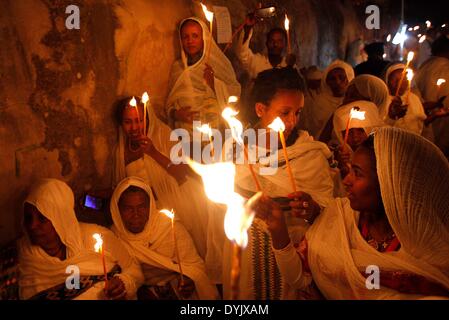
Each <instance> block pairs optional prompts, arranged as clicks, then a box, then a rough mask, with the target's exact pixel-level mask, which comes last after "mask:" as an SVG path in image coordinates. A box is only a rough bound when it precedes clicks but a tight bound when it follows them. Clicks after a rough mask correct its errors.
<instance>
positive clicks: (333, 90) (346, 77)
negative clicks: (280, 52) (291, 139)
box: [300, 60, 354, 140]
mask: <svg viewBox="0 0 449 320" xmlns="http://www.w3.org/2000/svg"><path fill="white" fill-rule="evenodd" d="M352 79H354V70H353V69H352V67H351V66H350V65H349V64H347V63H345V62H343V61H341V60H335V61H334V62H332V63H331V64H330V65H329V66H328V67H327V68H326V70H325V71H324V73H323V76H322V78H321V92H320V93H319V94H318V95H316V96H315V97H311V96H309V97H308V98H307V99H306V100H305V103H304V110H303V116H302V117H301V119H300V123H301V128H304V130H306V131H308V132H309V134H310V135H312V136H313V137H315V140H318V138H319V137H320V135H321V132H322V131H323V129H324V127H325V125H326V123H327V122H328V120H329V118H330V117H331V116H332V114H333V113H334V111H335V110H336V109H337V108H338V106H340V105H341V103H342V101H343V97H344V95H345V92H346V89H347V87H348V84H349V82H350V81H351V80H352Z"/></svg>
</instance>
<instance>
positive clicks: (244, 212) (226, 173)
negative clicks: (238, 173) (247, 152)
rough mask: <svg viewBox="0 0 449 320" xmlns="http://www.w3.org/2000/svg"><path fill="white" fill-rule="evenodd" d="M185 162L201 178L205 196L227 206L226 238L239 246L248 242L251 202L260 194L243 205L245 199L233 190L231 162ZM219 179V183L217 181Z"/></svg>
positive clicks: (233, 171) (251, 213)
mask: <svg viewBox="0 0 449 320" xmlns="http://www.w3.org/2000/svg"><path fill="white" fill-rule="evenodd" d="M187 163H188V164H189V165H190V166H191V167H192V169H193V170H194V171H195V172H196V173H198V174H199V175H200V176H201V178H202V179H203V183H204V190H205V192H206V195H207V197H208V198H209V199H210V200H212V201H213V202H216V203H220V204H224V205H226V206H227V210H226V215H225V219H224V229H225V234H226V236H227V238H228V239H229V240H231V241H234V242H235V243H236V244H237V245H238V246H240V247H243V248H244V247H246V245H247V244H248V234H247V231H248V228H249V227H250V226H251V223H252V222H253V219H254V211H253V210H252V209H251V203H252V202H254V201H255V200H256V199H258V197H260V196H261V193H260V192H259V193H258V194H256V195H255V196H254V197H253V198H251V199H252V201H248V202H247V204H246V205H245V199H244V198H243V197H242V196H240V195H239V194H238V193H236V192H234V179H235V165H234V164H233V163H232V162H217V163H213V164H207V165H204V164H200V163H197V162H194V161H193V160H190V159H189V158H187ZM217 181H219V182H220V183H217Z"/></svg>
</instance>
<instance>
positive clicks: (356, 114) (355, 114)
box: [342, 107, 365, 149]
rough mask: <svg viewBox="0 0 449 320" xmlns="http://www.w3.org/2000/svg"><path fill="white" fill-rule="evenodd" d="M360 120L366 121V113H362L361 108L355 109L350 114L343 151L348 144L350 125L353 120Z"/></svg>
mask: <svg viewBox="0 0 449 320" xmlns="http://www.w3.org/2000/svg"><path fill="white" fill-rule="evenodd" d="M354 118H355V119H359V120H365V111H360V108H359V107H354V108H352V109H351V111H350V112H349V118H348V121H347V122H346V131H345V139H344V141H343V147H342V148H343V149H344V148H345V147H346V144H347V142H348V135H349V125H350V123H351V120H352V119H354Z"/></svg>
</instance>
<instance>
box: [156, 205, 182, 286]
mask: <svg viewBox="0 0 449 320" xmlns="http://www.w3.org/2000/svg"><path fill="white" fill-rule="evenodd" d="M159 212H160V213H163V214H165V215H166V216H167V217H169V218H170V219H171V229H172V233H173V242H174V244H175V254H176V259H177V260H178V266H179V274H180V275H181V285H182V284H183V283H184V275H183V273H182V266H181V258H180V257H179V250H178V242H177V241H176V233H175V213H174V211H173V209H172V210H171V211H168V210H167V209H162V210H160V211H159Z"/></svg>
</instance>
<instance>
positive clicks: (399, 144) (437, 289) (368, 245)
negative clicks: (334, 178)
mask: <svg viewBox="0 0 449 320" xmlns="http://www.w3.org/2000/svg"><path fill="white" fill-rule="evenodd" d="M448 183H449V164H448V162H447V160H446V159H445V158H444V156H443V154H442V153H441V151H440V150H438V148H437V147H436V146H435V145H433V144H432V143H430V142H429V141H428V140H426V139H424V138H422V137H420V136H418V135H416V134H414V133H410V132H407V131H404V130H402V129H398V128H391V127H384V128H379V129H377V130H376V131H375V132H374V136H373V139H372V138H371V137H370V139H368V140H367V141H366V142H365V143H364V144H363V146H362V147H360V148H359V149H358V150H357V151H356V152H355V154H354V158H353V164H352V168H351V173H350V174H349V175H348V176H347V177H346V179H345V185H346V186H347V189H348V192H349V196H348V198H337V199H335V200H334V201H333V202H332V203H330V204H329V206H328V207H327V208H326V209H325V211H324V212H323V213H321V215H320V216H319V217H318V218H317V219H316V220H315V222H314V224H313V226H312V227H311V228H310V229H309V230H308V232H307V234H306V236H305V239H304V241H302V243H301V244H302V245H300V246H299V247H298V249H295V246H294V245H293V243H292V242H291V241H290V239H289V237H288V233H287V231H286V226H285V222H284V218H283V216H282V214H281V212H280V210H279V209H278V208H277V205H276V204H275V203H274V202H273V201H271V200H269V199H268V200H266V202H265V203H263V204H262V205H261V206H260V207H259V210H258V212H259V213H258V214H259V217H260V218H263V219H264V221H266V222H267V224H268V226H269V229H270V231H271V234H272V239H273V247H274V248H275V249H276V250H275V252H276V261H277V263H278V266H279V268H280V270H281V273H282V274H283V275H284V277H285V278H286V279H287V281H288V282H289V284H290V285H291V286H293V287H295V288H297V289H298V290H300V291H302V292H304V290H307V289H310V288H311V284H312V283H314V284H315V288H317V289H318V290H319V292H320V293H321V294H322V295H323V296H324V297H325V298H327V299H421V298H427V297H429V296H430V297H438V296H439V297H449V258H448V257H449V231H448V230H449V225H448V221H449V216H448V213H449V198H448V197H447V196H446V190H447V188H446V186H447V185H448ZM372 289H375V290H372ZM309 292H311V291H309ZM315 292H316V291H315ZM301 296H304V295H301Z"/></svg>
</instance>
